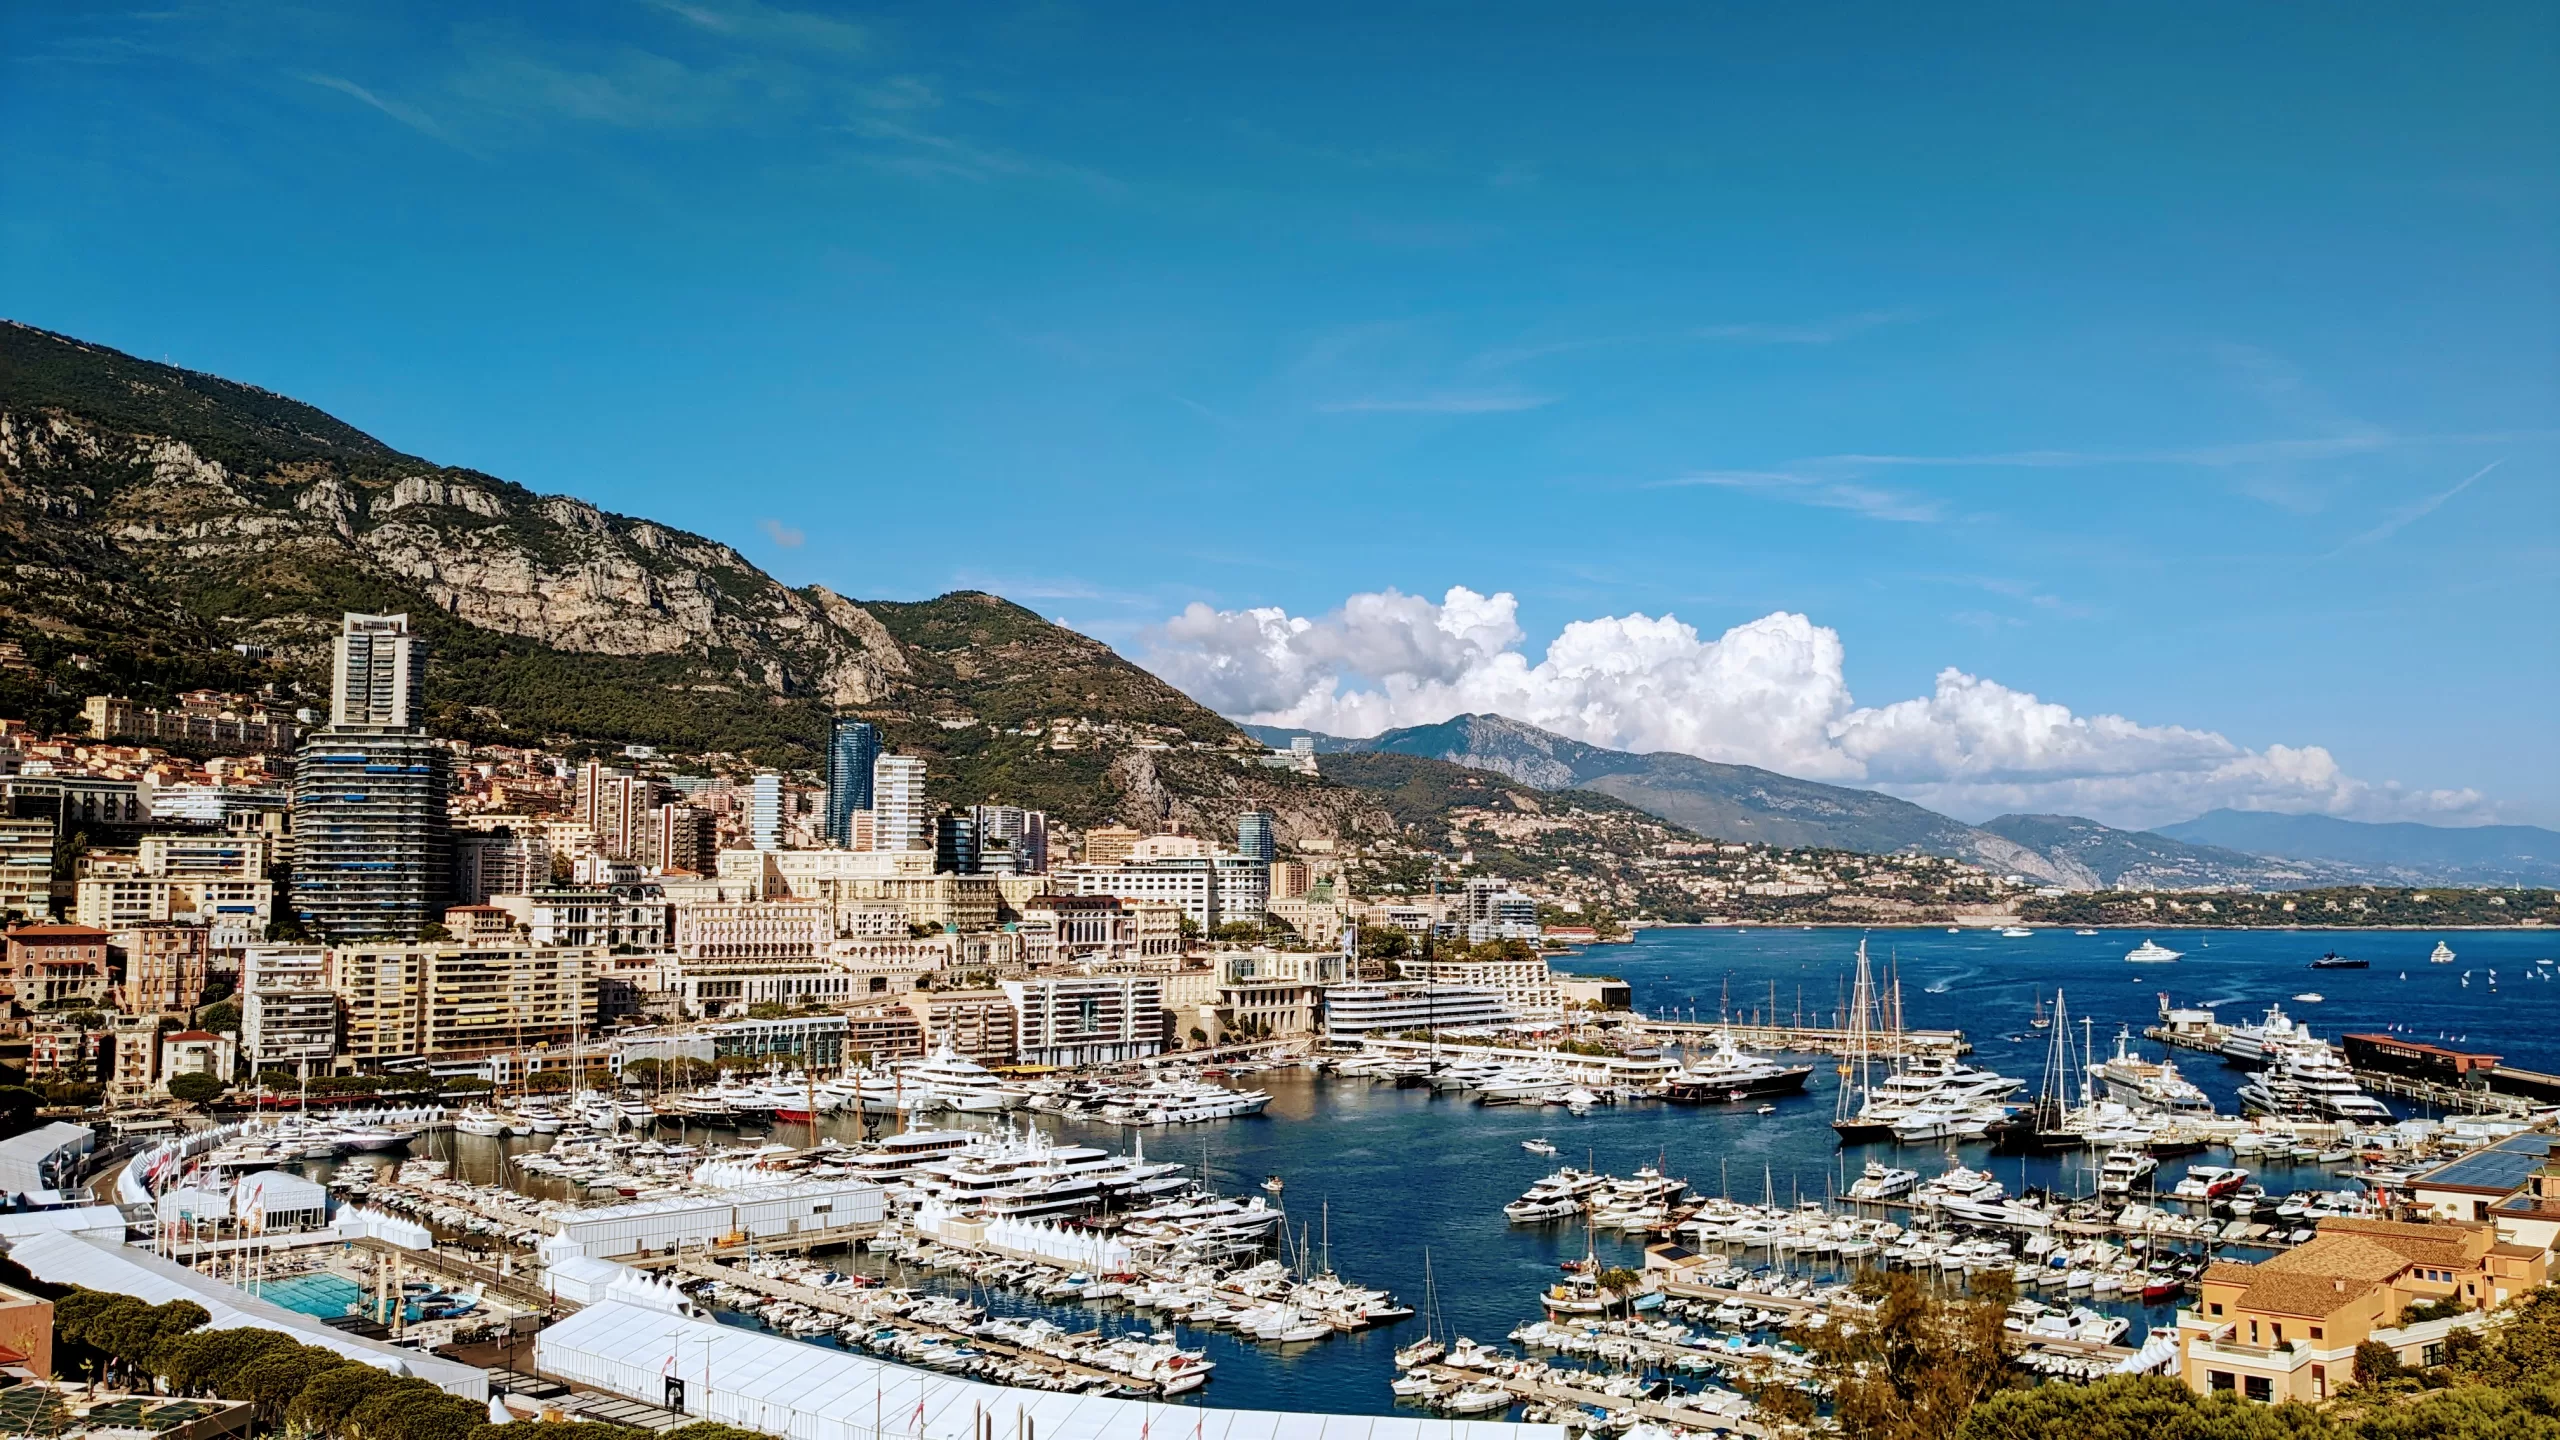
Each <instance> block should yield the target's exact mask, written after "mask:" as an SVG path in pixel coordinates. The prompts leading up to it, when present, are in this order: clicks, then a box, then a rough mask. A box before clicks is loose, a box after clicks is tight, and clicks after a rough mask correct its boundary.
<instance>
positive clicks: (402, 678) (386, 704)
mask: <svg viewBox="0 0 2560 1440" xmlns="http://www.w3.org/2000/svg"><path fill="white" fill-rule="evenodd" d="M424 656H425V650H424V647H423V646H421V645H419V644H418V643H417V642H416V640H415V638H414V637H412V636H411V635H410V634H409V617H407V616H405V615H349V616H347V617H346V629H345V631H344V633H342V634H341V635H340V636H339V637H338V645H337V664H336V685H335V688H334V689H333V690H332V691H331V694H330V706H329V714H330V717H331V720H330V723H329V724H328V725H327V726H325V727H323V728H322V729H319V730H315V731H313V732H311V734H310V735H309V736H308V737H307V738H305V739H304V741H303V743H302V749H301V751H300V753H299V755H298V756H297V757H296V759H295V762H294V767H293V840H294V855H293V910H294V913H295V914H296V915H297V916H299V917H300V918H301V920H302V923H303V924H305V925H307V926H309V927H310V928H312V929H314V930H317V931H318V932H320V933H321V934H322V935H325V936H327V937H329V938H330V939H333V940H336V939H403V940H406V939H415V938H416V937H417V934H418V932H419V930H420V929H421V928H422V927H424V926H426V925H429V924H432V923H435V922H437V921H439V920H441V919H442V918H443V915H444V907H445V904H446V902H447V901H448V900H449V899H450V898H451V889H452V886H451V877H452V861H453V849H452V840H451V836H450V834H449V830H448V823H449V822H448V811H447V805H448V803H449V801H450V797H451V792H452V788H453V781H452V758H451V756H450V755H449V754H448V753H447V752H446V750H445V748H444V746H442V745H440V744H438V743H437V742H436V741H434V740H431V739H429V738H428V737H427V736H426V735H425V734H423V733H422V732H420V731H419V730H418V729H417V728H416V726H417V714H418V707H417V686H418V680H419V671H420V668H421V664H422V662H423V660H424Z"/></svg>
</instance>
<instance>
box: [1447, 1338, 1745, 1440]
mask: <svg viewBox="0 0 2560 1440" xmlns="http://www.w3.org/2000/svg"><path fill="white" fill-rule="evenodd" d="M1659 1348H1661V1349H1665V1350H1671V1349H1677V1348H1679V1347H1677V1346H1669V1345H1665V1346H1661V1347H1659ZM1417 1368H1418V1369H1420V1370H1421V1371H1422V1372H1423V1373H1425V1374H1427V1375H1430V1376H1431V1377H1432V1378H1433V1379H1436V1380H1440V1381H1444V1382H1446V1383H1448V1384H1450V1385H1461V1386H1463V1385H1488V1386H1491V1387H1493V1388H1494V1389H1496V1390H1508V1391H1510V1392H1511V1395H1512V1398H1513V1399H1514V1400H1515V1401H1521V1402H1527V1403H1531V1404H1546V1405H1580V1406H1586V1407H1588V1408H1591V1409H1594V1410H1601V1411H1606V1412H1610V1413H1615V1412H1618V1411H1621V1410H1630V1409H1632V1410H1633V1411H1634V1412H1635V1413H1636V1414H1637V1415H1638V1416H1641V1417H1642V1418H1644V1419H1647V1420H1655V1421H1660V1422H1662V1423H1664V1424H1668V1425H1680V1426H1685V1427H1691V1428H1696V1429H1703V1430H1719V1431H1731V1432H1733V1433H1734V1434H1737V1435H1748V1436H1751V1437H1753V1440H1773V1437H1775V1436H1777V1435H1778V1434H1779V1433H1780V1432H1779V1431H1777V1430H1776V1429H1774V1428H1772V1427H1770V1426H1767V1425H1763V1424H1761V1423H1760V1422H1759V1421H1757V1420H1754V1419H1752V1418H1750V1413H1749V1412H1750V1402H1748V1401H1745V1400H1743V1399H1742V1397H1741V1396H1739V1395H1733V1399H1734V1400H1736V1401H1740V1402H1741V1404H1740V1406H1739V1407H1738V1408H1732V1409H1722V1410H1710V1409H1704V1408H1696V1407H1692V1406H1687V1405H1674V1404H1672V1403H1670V1402H1669V1401H1666V1400H1629V1399H1627V1398H1625V1397H1624V1396H1620V1395H1611V1394H1608V1393H1606V1392H1605V1391H1600V1390H1585V1389H1583V1388H1582V1387H1580V1386H1578V1385H1567V1384H1564V1383H1562V1382H1561V1381H1559V1380H1557V1379H1556V1378H1555V1376H1556V1375H1557V1374H1559V1373H1571V1372H1559V1371H1555V1370H1549V1371H1548V1372H1547V1373H1546V1374H1544V1375H1542V1376H1539V1377H1537V1378H1535V1379H1531V1378H1526V1377H1520V1376H1506V1375H1495V1374H1491V1373H1489V1372H1486V1371H1483V1370H1462V1369H1458V1368H1456V1367H1454V1366H1449V1365H1425V1366H1420V1367H1417ZM1711 1393H1714V1394H1719V1395H1732V1392H1731V1391H1714V1392H1711ZM1491 1418H1493V1419H1500V1418H1501V1417H1500V1416H1499V1415H1496V1416H1493V1417H1491Z"/></svg>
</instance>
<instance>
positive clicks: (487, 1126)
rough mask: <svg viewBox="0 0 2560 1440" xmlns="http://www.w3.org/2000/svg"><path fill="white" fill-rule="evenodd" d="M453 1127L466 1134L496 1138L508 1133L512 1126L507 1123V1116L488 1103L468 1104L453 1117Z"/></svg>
mask: <svg viewBox="0 0 2560 1440" xmlns="http://www.w3.org/2000/svg"><path fill="white" fill-rule="evenodd" d="M453 1128H454V1129H456V1130H459V1131H461V1132H462V1133H463V1134H465V1135H483V1136H488V1137H490V1138H492V1139H495V1138H497V1137H500V1136H503V1135H505V1134H507V1133H508V1131H509V1130H510V1129H511V1128H512V1127H510V1126H509V1125H508V1124H507V1117H505V1116H503V1115H501V1114H499V1113H498V1112H497V1111H495V1110H492V1109H490V1108H489V1107H488V1106H486V1105H466V1106H464V1107H463V1109H462V1113H461V1114H459V1115H456V1116H454V1117H453Z"/></svg>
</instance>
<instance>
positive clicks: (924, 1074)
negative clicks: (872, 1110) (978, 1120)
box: [895, 1041, 1027, 1114]
mask: <svg viewBox="0 0 2560 1440" xmlns="http://www.w3.org/2000/svg"><path fill="white" fill-rule="evenodd" d="M895 1068H896V1070H897V1072H898V1078H899V1079H900V1080H901V1081H902V1082H903V1083H904V1086H905V1088H907V1089H909V1090H922V1091H923V1092H925V1093H926V1094H928V1095H930V1096H932V1097H933V1098H934V1099H936V1100H939V1101H941V1102H942V1105H943V1108H945V1109H948V1110H958V1111H960V1112H962V1113H964V1114H985V1113H988V1112H992V1111H996V1110H1006V1109H1011V1108H1012V1107H1014V1106H1015V1105H1018V1104H1020V1103H1021V1102H1022V1101H1023V1100H1024V1099H1025V1098H1027V1097H1026V1096H1025V1094H1024V1092H1022V1091H1020V1090H1017V1089H1015V1088H1014V1087H1012V1086H1009V1085H1007V1084H1005V1083H1004V1082H1003V1081H1002V1080H1000V1079H998V1078H997V1077H996V1073H995V1072H994V1071H992V1070H989V1069H988V1068H987V1067H986V1066H984V1065H981V1064H979V1063H978V1062H977V1061H975V1060H972V1059H969V1058H968V1057H967V1056H965V1055H961V1054H959V1053H958V1052H957V1051H954V1050H953V1049H952V1048H951V1045H950V1043H949V1042H948V1041H946V1042H944V1043H943V1045H942V1047H941V1048H940V1049H938V1050H936V1051H934V1052H933V1053H932V1054H931V1055H928V1056H926V1057H925V1058H924V1059H922V1060H904V1061H900V1062H898V1064H897V1066H896V1067H895Z"/></svg>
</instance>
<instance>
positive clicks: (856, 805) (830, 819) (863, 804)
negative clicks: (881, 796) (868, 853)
mask: <svg viewBox="0 0 2560 1440" xmlns="http://www.w3.org/2000/svg"><path fill="white" fill-rule="evenodd" d="M879 758H880V727H878V726H876V725H874V724H872V723H871V722H870V721H868V720H855V719H850V718H848V717H845V716H841V715H840V716H838V717H836V723H835V728H834V729H833V730H831V731H830V732H829V733H828V735H827V838H828V839H830V840H833V841H834V842H836V844H838V845H840V846H842V847H844V848H845V849H847V850H850V849H852V848H854V846H853V812H854V811H856V810H868V809H870V808H871V767H872V765H873V763H874V762H876V761H878V760H879Z"/></svg>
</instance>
